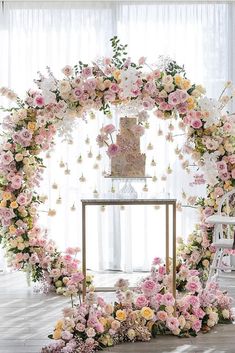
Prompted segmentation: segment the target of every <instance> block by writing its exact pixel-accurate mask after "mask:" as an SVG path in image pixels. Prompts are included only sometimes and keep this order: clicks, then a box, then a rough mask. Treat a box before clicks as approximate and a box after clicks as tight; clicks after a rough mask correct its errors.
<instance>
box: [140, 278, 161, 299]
mask: <svg viewBox="0 0 235 353" xmlns="http://www.w3.org/2000/svg"><path fill="white" fill-rule="evenodd" d="M141 289H142V291H143V293H144V295H147V296H151V295H153V294H155V293H156V291H157V286H156V283H155V282H154V281H152V280H151V279H147V280H146V281H144V282H143V283H142V285H141Z"/></svg>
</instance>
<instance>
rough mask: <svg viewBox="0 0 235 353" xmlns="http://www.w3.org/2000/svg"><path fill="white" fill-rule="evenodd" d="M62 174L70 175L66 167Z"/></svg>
mask: <svg viewBox="0 0 235 353" xmlns="http://www.w3.org/2000/svg"><path fill="white" fill-rule="evenodd" d="M64 174H65V175H70V169H69V168H68V166H67V168H66V169H65V170H64Z"/></svg>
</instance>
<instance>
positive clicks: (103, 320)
mask: <svg viewBox="0 0 235 353" xmlns="http://www.w3.org/2000/svg"><path fill="white" fill-rule="evenodd" d="M99 322H100V323H101V324H102V325H103V326H106V325H107V323H108V321H107V319H105V317H102V316H101V317H100V318H99Z"/></svg>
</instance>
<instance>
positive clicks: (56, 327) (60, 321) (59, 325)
mask: <svg viewBox="0 0 235 353" xmlns="http://www.w3.org/2000/svg"><path fill="white" fill-rule="evenodd" d="M63 324H64V322H63V320H58V321H57V322H56V324H55V330H62V328H63Z"/></svg>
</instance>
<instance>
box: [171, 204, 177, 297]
mask: <svg viewBox="0 0 235 353" xmlns="http://www.w3.org/2000/svg"><path fill="white" fill-rule="evenodd" d="M172 271H173V275H172V293H173V296H174V297H175V298H176V203H174V204H173V266H172Z"/></svg>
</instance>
